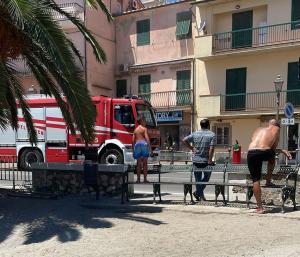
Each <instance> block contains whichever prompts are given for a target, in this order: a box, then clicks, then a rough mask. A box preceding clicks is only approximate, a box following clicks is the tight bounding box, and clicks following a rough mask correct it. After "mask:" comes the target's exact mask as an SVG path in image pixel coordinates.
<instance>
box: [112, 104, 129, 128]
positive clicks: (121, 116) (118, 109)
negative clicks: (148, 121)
mask: <svg viewBox="0 0 300 257" xmlns="http://www.w3.org/2000/svg"><path fill="white" fill-rule="evenodd" d="M114 117H115V120H116V121H118V122H120V123H121V124H134V116H133V112H132V107H131V105H115V106H114Z"/></svg>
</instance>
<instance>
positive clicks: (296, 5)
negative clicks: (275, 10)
mask: <svg viewBox="0 0 300 257" xmlns="http://www.w3.org/2000/svg"><path fill="white" fill-rule="evenodd" d="M299 28H300V1H299V0H292V29H299Z"/></svg>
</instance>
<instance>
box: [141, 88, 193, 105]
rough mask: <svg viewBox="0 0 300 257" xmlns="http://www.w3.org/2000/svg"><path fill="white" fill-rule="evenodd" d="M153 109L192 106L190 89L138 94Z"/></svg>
mask: <svg viewBox="0 0 300 257" xmlns="http://www.w3.org/2000/svg"><path fill="white" fill-rule="evenodd" d="M139 97H141V98H143V99H145V100H147V101H148V102H150V103H151V104H152V106H153V107H155V108H169V107H179V106H180V107H183V106H191V105H192V104H193V91H192V89H185V90H177V91H165V92H156V93H147V94H139Z"/></svg>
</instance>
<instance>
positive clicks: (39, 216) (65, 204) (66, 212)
mask: <svg viewBox="0 0 300 257" xmlns="http://www.w3.org/2000/svg"><path fill="white" fill-rule="evenodd" d="M80 201H81V200H80V199H79V198H68V197H65V198H63V199H59V200H45V199H30V198H15V197H4V198H0V244H1V242H3V241H5V240H6V239H7V238H8V237H9V236H10V235H12V233H13V231H14V230H15V229H18V226H20V225H21V226H22V233H23V234H24V238H25V239H24V242H23V244H32V243H39V242H44V241H46V240H49V239H51V238H53V237H57V239H58V240H59V241H60V242H62V243H64V242H69V241H76V240H78V239H80V238H81V230H82V228H89V229H104V228H111V227H113V226H114V224H113V222H111V221H109V220H107V219H109V218H117V219H125V220H132V221H136V222H144V223H147V224H152V225H161V224H163V223H162V222H160V221H158V220H155V219H150V218H147V217H143V216H141V214H142V213H157V212H161V211H162V208H160V207H157V208H156V207H137V208H135V207H133V208H124V205H120V204H119V203H118V204H115V207H114V208H109V207H107V208H101V200H100V201H98V203H97V205H93V204H92V205H91V204H85V205H84V206H82V205H81V203H80ZM97 206H99V208H97Z"/></svg>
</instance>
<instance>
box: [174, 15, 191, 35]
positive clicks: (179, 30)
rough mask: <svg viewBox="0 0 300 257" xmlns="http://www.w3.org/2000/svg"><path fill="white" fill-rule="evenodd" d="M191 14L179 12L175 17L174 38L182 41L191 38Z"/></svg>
mask: <svg viewBox="0 0 300 257" xmlns="http://www.w3.org/2000/svg"><path fill="white" fill-rule="evenodd" d="M191 23H192V13H191V12H181V13H177V15H176V38H177V39H179V40H180V39H184V38H191V37H192V26H191Z"/></svg>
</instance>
